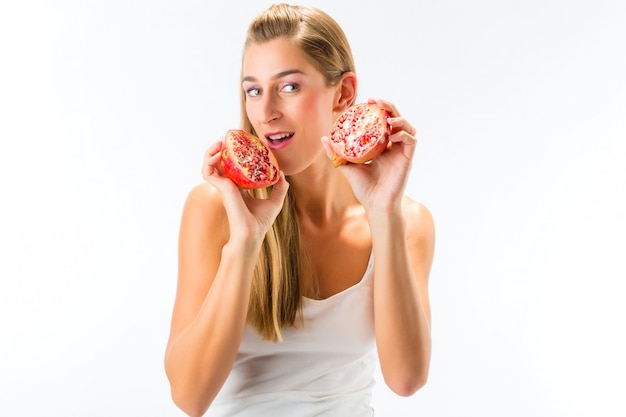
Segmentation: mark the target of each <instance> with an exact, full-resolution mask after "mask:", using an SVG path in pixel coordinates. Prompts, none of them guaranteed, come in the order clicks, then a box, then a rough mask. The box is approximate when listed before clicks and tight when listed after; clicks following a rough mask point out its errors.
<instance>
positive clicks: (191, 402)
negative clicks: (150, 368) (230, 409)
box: [166, 366, 211, 417]
mask: <svg viewBox="0 0 626 417" xmlns="http://www.w3.org/2000/svg"><path fill="white" fill-rule="evenodd" d="M166 375H167V377H168V380H169V383H170V396H171V398H172V401H173V402H174V404H175V405H176V407H178V408H179V409H180V410H181V411H182V412H183V413H185V414H186V415H188V416H189V417H202V416H203V415H204V414H205V413H206V412H207V410H208V409H209V405H210V404H211V401H210V400H209V399H208V398H207V397H206V396H205V395H202V393H201V392H199V391H198V389H197V387H198V384H192V383H191V382H190V381H185V380H183V379H181V377H180V376H179V375H176V374H175V373H172V372H168V369H167V366H166Z"/></svg>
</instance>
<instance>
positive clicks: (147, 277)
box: [0, 0, 626, 417]
mask: <svg viewBox="0 0 626 417" xmlns="http://www.w3.org/2000/svg"><path fill="white" fill-rule="evenodd" d="M310 4H311V5H315V6H318V7H320V8H322V9H324V10H326V11H327V12H329V13H330V14H331V15H332V16H334V17H335V18H336V19H337V20H338V21H339V22H340V24H342V26H343V27H344V28H345V30H346V32H347V35H348V37H349V38H350V40H351V42H352V45H353V49H354V53H355V58H356V61H357V71H358V73H359V76H360V87H361V89H360V97H361V99H362V100H365V99H366V98H367V97H370V96H372V97H379V96H380V97H384V98H386V99H389V100H391V101H393V102H395V103H396V104H397V105H398V107H399V109H400V110H401V112H403V113H404V115H405V116H406V117H408V118H409V119H410V120H411V122H412V123H413V124H414V125H415V126H417V128H418V135H419V140H420V144H419V148H418V152H417V155H416V157H415V167H414V170H413V172H412V178H411V182H410V184H409V187H408V190H407V191H408V193H409V194H410V195H411V196H413V197H414V198H416V199H417V200H420V201H422V202H423V203H425V204H426V205H427V206H428V207H429V208H430V209H431V211H432V212H433V214H434V216H435V220H436V224H437V232H438V236H437V253H436V258H435V263H434V266H433V270H432V276H431V283H432V284H431V298H432V307H433V337H434V355H433V360H432V367H431V376H430V380H429V382H428V385H427V386H426V387H424V388H423V389H422V390H421V391H419V392H418V393H417V394H416V395H414V396H413V397H410V398H397V397H394V396H393V395H392V394H390V393H389V391H388V390H387V389H386V387H385V386H384V383H383V382H382V381H381V382H380V383H379V384H378V385H377V388H376V390H375V398H374V403H375V406H376V409H377V415H378V416H433V417H436V416H441V417H450V416H453V417H456V416H459V417H470V416H480V417H486V416H494V417H495V416H498V417H501V416H502V417H504V416H507V417H508V416H525V417H526V416H528V417H531V416H532V417H542V416H545V417H553V416H568V417H572V416H594V417H595V416H602V417H610V416H624V415H626V405H625V404H624V401H623V399H621V398H623V393H624V390H625V389H626V382H625V380H626V377H625V375H626V360H625V359H624V352H626V340H625V339H626V338H625V334H624V333H625V331H624V327H625V325H624V318H625V317H626V307H625V306H624V301H625V299H626V297H625V296H624V292H623V291H624V284H623V282H624V279H625V278H626V261H625V260H624V259H625V258H626V257H625V253H626V214H625V213H626V168H625V165H626V163H625V162H626V121H625V120H626V117H625V116H626V47H625V46H624V40H626V24H625V23H626V2H623V1H619V0H615V1H608V0H606V1H598V0H597V1H586V2H583V1H566V0H541V1H540V0H526V1H496V0H493V1H488V0H477V1H472V2H470V1H462V0H451V1H445V0H443V1H414V2H406V1H385V2H380V1H365V0H361V1H359V2H340V1H337V0H332V1H331V0H329V1H311V2H310ZM267 5H269V3H268V2H253V1H242V2H234V1H231V2H217V4H215V2H209V1H141V0H124V1H122V0H109V1H105V0H75V1H71V0H59V1H54V2H53V1H49V2H46V1H34V0H14V1H11V0H8V1H7V0H2V1H0V60H1V61H0V138H1V147H0V199H1V203H0V415H1V416H11V417H22V416H55V417H56V416H63V417H65V416H90V417H94V416H103V417H104V416H107V417H109V416H179V415H182V414H181V413H180V412H179V411H178V410H177V409H176V408H175V406H174V405H173V404H172V403H171V400H170V397H169V391H168V390H169V388H168V385H167V380H166V378H165V374H164V371H163V366H162V358H163V352H164V348H165V343H166V338H167V332H168V326H169V316H170V311H171V306H172V301H173V297H174V291H175V281H176V240H177V232H178V221H179V217H180V212H181V208H182V204H183V201H184V198H185V196H186V194H187V192H188V191H189V189H190V188H191V187H192V186H193V185H195V184H196V183H198V182H199V181H200V180H201V178H200V174H199V167H200V162H201V160H202V153H203V151H204V149H205V147H206V146H207V145H208V144H210V143H211V142H212V141H214V140H216V139H217V138H218V137H219V136H220V135H221V134H223V132H224V131H225V130H226V129H228V128H231V127H236V126H237V125H238V120H239V113H238V112H239V108H238V88H239V86H238V73H239V64H240V56H241V46H242V42H243V36H244V31H245V29H246V27H247V24H248V22H249V21H250V19H251V18H252V17H253V16H254V15H256V14H257V13H258V12H259V11H261V10H262V9H264V8H265V7H266V6H267ZM337 267H338V268H340V267H341V265H340V264H338V266H337Z"/></svg>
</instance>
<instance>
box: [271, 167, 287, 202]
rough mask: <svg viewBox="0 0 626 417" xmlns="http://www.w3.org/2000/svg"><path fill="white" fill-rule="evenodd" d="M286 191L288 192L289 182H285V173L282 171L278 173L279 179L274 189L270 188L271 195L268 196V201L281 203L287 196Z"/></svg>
mask: <svg viewBox="0 0 626 417" xmlns="http://www.w3.org/2000/svg"><path fill="white" fill-rule="evenodd" d="M288 190H289V182H287V179H286V178H285V173H284V172H283V171H280V179H279V180H278V182H277V183H276V184H274V187H273V188H272V193H271V194H270V196H269V199H270V200H278V201H281V202H282V201H283V200H284V199H285V196H286V195H287V191H288Z"/></svg>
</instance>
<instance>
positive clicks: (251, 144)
mask: <svg viewBox="0 0 626 417" xmlns="http://www.w3.org/2000/svg"><path fill="white" fill-rule="evenodd" d="M220 162H221V164H222V169H223V170H224V174H225V175H226V176H227V177H228V178H230V179H231V180H233V181H234V182H235V184H237V185H238V186H239V187H241V188H265V187H269V186H270V185H274V184H276V182H278V179H279V178H280V175H279V168H278V162H277V161H276V158H275V157H274V155H273V154H272V152H271V151H270V150H269V149H268V147H267V146H266V145H265V144H264V143H263V142H262V141H261V139H259V138H257V137H256V136H254V135H253V134H251V133H249V132H246V131H245V130H240V129H231V130H228V131H227V132H226V135H224V144H223V146H222V155H221V160H220Z"/></svg>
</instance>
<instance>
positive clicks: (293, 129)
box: [242, 38, 338, 175]
mask: <svg viewBox="0 0 626 417" xmlns="http://www.w3.org/2000/svg"><path fill="white" fill-rule="evenodd" d="M242 87H243V89H244V92H245V94H246V113H247V115H248V118H249V120H250V122H251V123H252V126H253V127H254V130H255V131H256V133H257V135H258V136H259V137H260V138H261V139H264V140H265V141H266V143H267V144H268V146H269V147H270V149H272V151H273V152H274V154H275V156H276V158H277V159H278V163H279V165H280V167H281V169H282V170H283V171H284V172H285V175H294V174H297V173H299V172H302V171H303V170H304V169H305V168H307V167H308V166H309V165H310V164H311V163H312V161H313V160H315V159H316V158H319V157H320V155H323V152H324V151H323V148H322V145H321V143H320V138H321V137H322V136H324V135H328V133H329V132H330V129H331V127H332V123H333V122H334V119H335V116H336V115H335V114H334V113H333V102H334V99H335V94H336V91H338V88H337V87H332V86H331V87H329V86H327V85H326V80H325V78H324V76H323V75H322V73H321V72H320V71H319V70H318V69H317V68H315V66H314V65H313V64H311V62H310V61H309V59H308V58H307V57H306V55H304V53H303V52H302V50H300V48H298V47H297V46H294V45H292V44H291V43H289V41H287V40H285V39H282V38H279V39H275V40H272V41H269V42H265V43H255V44H251V45H249V46H248V48H247V49H246V51H245V54H244V59H243V85H242ZM323 157H324V158H325V155H323Z"/></svg>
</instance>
